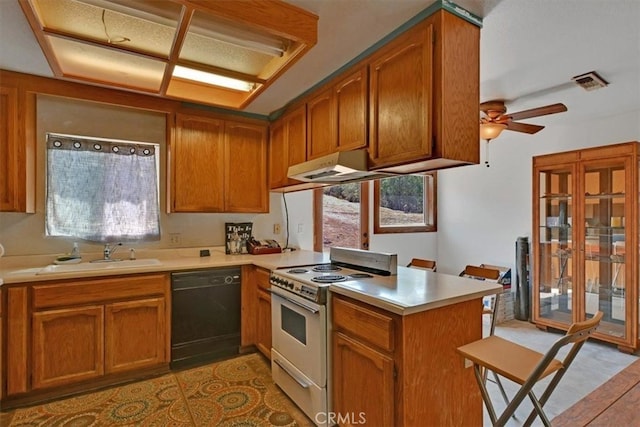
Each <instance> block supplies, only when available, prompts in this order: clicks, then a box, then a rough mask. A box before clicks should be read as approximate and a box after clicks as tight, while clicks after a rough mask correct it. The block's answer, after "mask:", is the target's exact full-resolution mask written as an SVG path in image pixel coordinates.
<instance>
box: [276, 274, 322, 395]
mask: <svg viewBox="0 0 640 427" xmlns="http://www.w3.org/2000/svg"><path fill="white" fill-rule="evenodd" d="M271 333H272V336H271V340H272V346H273V349H274V350H276V351H277V352H278V354H279V355H280V356H281V357H283V358H285V359H286V360H287V361H288V362H289V363H290V364H292V365H293V366H295V367H296V369H297V370H299V371H300V372H302V373H303V374H304V375H305V376H306V377H307V378H309V379H310V380H311V381H313V382H314V383H315V385H317V386H318V387H320V388H324V387H325V385H326V383H327V312H326V306H324V305H318V304H316V303H314V302H312V301H309V300H306V299H304V298H301V297H299V296H298V295H295V294H293V293H291V292H287V291H285V290H283V289H280V288H277V287H275V286H272V287H271Z"/></svg>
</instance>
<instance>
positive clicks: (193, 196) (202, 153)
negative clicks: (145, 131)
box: [170, 114, 225, 212]
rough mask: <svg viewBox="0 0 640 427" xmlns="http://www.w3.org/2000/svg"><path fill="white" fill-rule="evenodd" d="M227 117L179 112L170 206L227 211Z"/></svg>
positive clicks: (172, 208) (172, 157)
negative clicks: (225, 138)
mask: <svg viewBox="0 0 640 427" xmlns="http://www.w3.org/2000/svg"><path fill="white" fill-rule="evenodd" d="M223 144H224V121H223V120H218V119H213V118H208V117H200V116H191V115H184V114H176V126H175V138H174V141H173V147H172V148H171V154H170V155H171V172H172V180H171V181H172V182H171V210H172V211H173V212H222V211H224V194H223V185H224V173H225V168H224V166H225V165H224V146H223Z"/></svg>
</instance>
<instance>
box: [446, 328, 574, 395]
mask: <svg viewBox="0 0 640 427" xmlns="http://www.w3.org/2000/svg"><path fill="white" fill-rule="evenodd" d="M458 351H459V352H460V354H462V355H463V356H464V357H465V358H466V359H468V360H470V361H472V362H474V363H482V365H483V366H484V367H486V368H487V369H489V370H490V371H493V372H495V373H497V374H498V375H502V376H503V377H505V378H508V379H510V380H511V381H513V382H516V383H518V384H520V385H522V384H524V383H525V381H527V379H528V378H529V376H530V375H531V373H532V372H533V370H534V369H535V368H536V366H538V363H540V361H541V360H542V359H543V358H544V354H542V353H538V352H537V351H534V350H531V349H529V348H527V347H523V346H521V345H519V344H516V343H514V342H511V341H507V340H505V339H504V338H500V337H498V336H496V335H492V336H490V337H487V338H485V339H483V340H480V341H475V342H472V343H469V344H467V345H463V346H462V347H460V348H458ZM560 368H562V362H560V361H559V360H558V359H553V360H552V361H551V362H550V363H549V365H548V366H547V368H546V369H545V370H544V372H543V373H542V374H541V375H540V377H538V379H542V378H544V377H546V376H547V375H549V374H552V373H554V372H555V371H557V370H558V369H560Z"/></svg>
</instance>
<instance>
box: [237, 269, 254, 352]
mask: <svg viewBox="0 0 640 427" xmlns="http://www.w3.org/2000/svg"><path fill="white" fill-rule="evenodd" d="M241 269H242V270H241V273H240V276H241V280H242V282H241V284H240V286H241V291H240V304H241V311H242V317H241V318H240V346H241V347H248V346H252V345H255V343H256V340H257V334H258V332H257V328H258V286H257V285H256V281H255V267H254V266H253V265H243V266H242V267H241Z"/></svg>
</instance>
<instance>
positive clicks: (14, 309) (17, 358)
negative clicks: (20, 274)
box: [6, 287, 31, 395]
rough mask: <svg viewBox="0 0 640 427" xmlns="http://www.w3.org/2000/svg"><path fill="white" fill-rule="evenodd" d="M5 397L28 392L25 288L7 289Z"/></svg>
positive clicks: (28, 323) (29, 329)
mask: <svg viewBox="0 0 640 427" xmlns="http://www.w3.org/2000/svg"><path fill="white" fill-rule="evenodd" d="M6 317H7V320H6V322H7V342H6V346H7V347H6V355H7V358H6V364H7V371H6V372H7V395H11V394H17V393H24V392H26V391H27V390H28V386H29V384H28V378H29V371H28V369H29V366H28V361H27V355H28V353H29V337H30V335H31V328H30V325H31V322H30V321H29V311H28V292H27V288H24V287H19V288H18V287H17V288H9V289H7V314H6Z"/></svg>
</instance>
